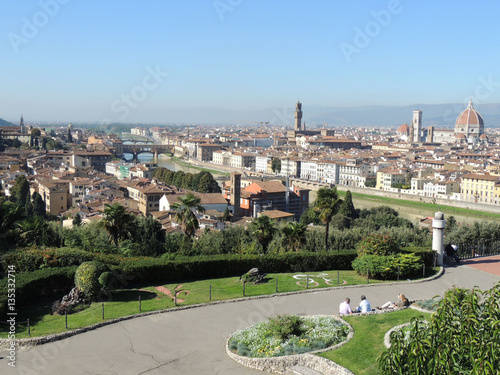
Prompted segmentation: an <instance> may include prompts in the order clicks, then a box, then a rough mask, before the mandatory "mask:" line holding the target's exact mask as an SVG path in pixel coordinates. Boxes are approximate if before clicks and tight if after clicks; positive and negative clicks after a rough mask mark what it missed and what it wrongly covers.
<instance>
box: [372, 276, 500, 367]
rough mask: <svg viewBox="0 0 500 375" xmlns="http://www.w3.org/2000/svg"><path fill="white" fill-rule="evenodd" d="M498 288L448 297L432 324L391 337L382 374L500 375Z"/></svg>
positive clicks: (452, 292)
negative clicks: (499, 374)
mask: <svg viewBox="0 0 500 375" xmlns="http://www.w3.org/2000/svg"><path fill="white" fill-rule="evenodd" d="M499 305H500V283H498V284H497V285H496V286H495V287H493V288H492V289H490V290H489V291H486V292H482V291H480V290H478V289H472V290H467V289H459V288H454V289H451V290H449V291H447V292H446V293H445V295H444V297H443V299H442V300H441V301H440V302H439V306H438V308H437V310H436V312H435V313H434V314H432V315H431V316H430V319H429V322H424V321H422V320H421V319H417V318H415V319H413V320H412V324H411V325H410V328H409V329H407V330H399V331H394V332H393V333H392V334H391V347H390V348H389V349H388V350H387V351H385V352H384V353H382V355H381V356H380V357H379V359H378V366H379V370H380V372H381V373H382V374H409V375H412V374H473V375H480V374H481V375H490V374H491V375H493V374H498V369H499V368H500V356H498V353H500V340H499V335H500V332H499V324H500V314H499V310H498V306H499Z"/></svg>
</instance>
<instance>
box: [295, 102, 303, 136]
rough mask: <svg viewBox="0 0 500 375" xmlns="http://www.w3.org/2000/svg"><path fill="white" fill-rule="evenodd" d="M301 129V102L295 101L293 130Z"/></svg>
mask: <svg viewBox="0 0 500 375" xmlns="http://www.w3.org/2000/svg"><path fill="white" fill-rule="evenodd" d="M300 130H302V103H301V102H299V101H297V104H296V105H295V131H300Z"/></svg>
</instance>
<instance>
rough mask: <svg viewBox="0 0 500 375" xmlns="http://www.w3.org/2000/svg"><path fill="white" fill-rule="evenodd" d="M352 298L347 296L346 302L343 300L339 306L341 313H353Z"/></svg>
mask: <svg viewBox="0 0 500 375" xmlns="http://www.w3.org/2000/svg"><path fill="white" fill-rule="evenodd" d="M350 303H351V300H350V299H349V298H346V299H345V301H344V302H342V303H341V304H340V306H339V314H341V315H343V314H352V309H351V305H350Z"/></svg>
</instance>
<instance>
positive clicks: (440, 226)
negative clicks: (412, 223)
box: [432, 211, 446, 266]
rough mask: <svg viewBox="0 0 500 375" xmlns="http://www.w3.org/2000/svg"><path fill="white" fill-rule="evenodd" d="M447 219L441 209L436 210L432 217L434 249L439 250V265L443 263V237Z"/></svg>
mask: <svg viewBox="0 0 500 375" xmlns="http://www.w3.org/2000/svg"><path fill="white" fill-rule="evenodd" d="M445 226H446V221H445V220H444V214H443V213H442V212H441V211H438V212H436V214H435V215H434V219H432V250H434V251H436V252H437V265H438V266H442V265H443V237H444V227H445Z"/></svg>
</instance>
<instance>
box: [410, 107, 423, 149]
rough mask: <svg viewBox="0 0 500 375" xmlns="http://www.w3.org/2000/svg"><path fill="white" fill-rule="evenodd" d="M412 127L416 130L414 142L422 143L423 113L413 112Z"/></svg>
mask: <svg viewBox="0 0 500 375" xmlns="http://www.w3.org/2000/svg"><path fill="white" fill-rule="evenodd" d="M412 125H413V128H414V131H415V133H414V135H413V139H412V141H413V142H421V141H422V111H418V110H417V111H413V121H412Z"/></svg>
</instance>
